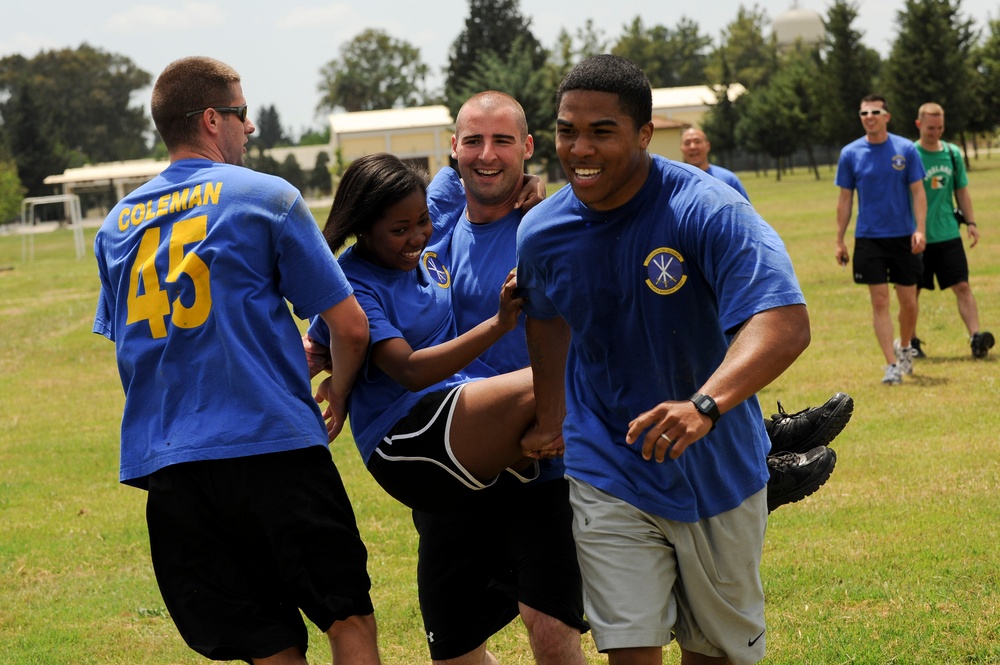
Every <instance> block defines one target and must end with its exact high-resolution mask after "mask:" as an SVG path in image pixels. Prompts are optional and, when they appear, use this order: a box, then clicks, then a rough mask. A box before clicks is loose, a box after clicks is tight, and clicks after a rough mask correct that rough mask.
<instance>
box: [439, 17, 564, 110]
mask: <svg viewBox="0 0 1000 665" xmlns="http://www.w3.org/2000/svg"><path fill="white" fill-rule="evenodd" d="M518 38H520V42H519V45H518V48H519V51H520V52H521V54H522V55H521V57H525V58H527V59H528V62H527V63H525V64H526V65H528V66H529V67H530V69H531V70H532V71H538V70H540V69H542V67H543V66H544V65H545V62H546V60H547V54H546V52H545V49H544V48H542V45H541V43H540V42H539V41H538V39H537V38H536V37H535V36H534V35H533V34H532V32H531V19H527V18H525V17H524V16H522V15H521V10H520V7H519V2H518V0H469V17H468V18H467V19H465V29H464V30H462V32H461V33H460V34H459V35H458V37H457V38H456V39H455V41H454V43H452V45H451V51H450V53H449V55H448V70H447V78H446V80H445V98H446V100H447V104H448V108H449V109H451V112H452V116H453V117H454V115H455V113H456V112H457V111H458V109H459V108H460V107H461V105H462V102H464V101H465V98H464V97H462V91H464V90H466V89H467V84H466V82H467V81H468V80H469V79H470V77H472V76H473V75H474V74H475V72H476V69H477V67H478V66H479V64H480V63H481V62H482V61H483V59H484V54H486V53H493V54H494V55H495V57H496V58H497V59H498V60H500V61H506V60H507V59H508V57H509V56H510V53H511V49H512V48H513V46H514V42H515V40H517V39H518Z"/></svg>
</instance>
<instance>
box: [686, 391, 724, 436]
mask: <svg viewBox="0 0 1000 665" xmlns="http://www.w3.org/2000/svg"><path fill="white" fill-rule="evenodd" d="M688 399H690V400H691V402H692V403H693V404H694V408H696V409H698V413H701V414H703V415H706V416H708V417H709V418H710V419H711V421H712V429H715V423H717V422H718V421H719V407H718V405H717V404H716V403H715V400H714V399H712V398H711V397H709V396H708V395H702V394H701V393H695V394H694V395H691V397H689V398H688ZM709 431H711V430H709Z"/></svg>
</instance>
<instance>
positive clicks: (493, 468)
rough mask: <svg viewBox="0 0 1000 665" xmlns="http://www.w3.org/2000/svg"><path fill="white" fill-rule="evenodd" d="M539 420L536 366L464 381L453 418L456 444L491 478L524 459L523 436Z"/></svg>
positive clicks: (464, 458) (468, 462) (479, 473)
mask: <svg viewBox="0 0 1000 665" xmlns="http://www.w3.org/2000/svg"><path fill="white" fill-rule="evenodd" d="M534 421H535V393H534V390H533V387H532V381H531V370H530V369H527V368H526V369H522V370H518V371H516V372H510V373H509V374H501V375H500V376H494V377H490V378H488V379H482V380H480V381H472V382H470V383H467V384H465V387H464V388H463V389H462V392H461V394H460V395H459V397H458V403H457V404H456V405H455V415H454V418H453V419H452V422H451V449H452V451H453V452H454V453H455V457H456V458H457V459H458V461H459V463H460V464H461V465H462V466H463V467H465V468H466V470H468V471H469V473H471V474H472V475H473V476H475V477H476V478H477V479H479V480H480V481H483V482H488V481H490V480H491V479H493V478H494V477H496V476H497V474H499V473H502V472H503V470H504V469H506V468H507V467H509V466H514V465H517V463H518V462H519V461H521V460H523V459H524V455H523V454H522V453H521V437H522V436H524V433H525V432H526V431H527V430H528V428H529V427H530V426H531V424H532V423H533V422H534Z"/></svg>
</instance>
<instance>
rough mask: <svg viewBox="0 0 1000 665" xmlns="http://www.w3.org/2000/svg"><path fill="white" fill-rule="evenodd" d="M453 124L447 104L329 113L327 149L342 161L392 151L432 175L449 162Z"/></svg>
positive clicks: (349, 161)
mask: <svg viewBox="0 0 1000 665" xmlns="http://www.w3.org/2000/svg"><path fill="white" fill-rule="evenodd" d="M454 129H455V123H454V122H453V121H452V119H451V114H450V113H449V112H448V107H447V106H418V107H413V108H405V109H384V110H379V111H355V112H353V113H335V114H333V115H331V116H330V150H331V152H332V154H333V155H337V154H338V151H339V155H340V159H341V160H343V163H344V164H350V163H351V162H352V161H354V160H355V159H357V158H358V157H361V156H362V155H369V154H371V153H375V152H391V153H392V154H394V155H396V156H397V157H399V158H400V159H403V160H405V161H410V162H414V163H416V164H419V165H420V166H423V167H424V168H425V169H427V170H428V171H429V172H430V173H432V174H434V173H437V172H438V171H440V170H441V168H442V167H445V166H447V165H448V163H449V159H450V158H451V135H452V133H453V132H454Z"/></svg>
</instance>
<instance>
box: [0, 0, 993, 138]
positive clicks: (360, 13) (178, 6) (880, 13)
mask: <svg viewBox="0 0 1000 665" xmlns="http://www.w3.org/2000/svg"><path fill="white" fill-rule="evenodd" d="M15 2H16V3H17V8H16V10H15V9H14V8H13V4H14V3H15ZM3 4H4V6H5V10H4V11H2V14H3V15H4V19H3V20H2V21H0V56H7V55H12V54H15V53H20V54H22V55H24V56H26V57H31V56H34V55H35V54H37V53H38V52H39V51H40V50H43V49H57V48H64V47H76V46H79V45H80V44H81V43H83V42H87V43H88V44H90V45H91V46H94V47H97V48H100V49H102V50H104V51H108V52H112V53H118V54H121V55H125V56H128V57H129V58H131V59H132V61H133V62H135V64H136V65H138V66H139V67H141V68H142V69H144V70H146V71H147V72H149V73H150V74H151V75H152V76H153V77H155V76H156V75H157V74H158V73H159V72H160V71H161V70H162V69H163V67H164V66H166V65H167V64H168V63H169V62H170V61H172V60H174V59H176V58H179V57H182V56H186V55H207V56H212V57H215V58H219V59H220V60H224V61H225V62H227V63H229V64H231V65H233V66H234V67H235V68H236V69H237V70H239V72H240V74H241V75H242V77H243V90H244V92H245V93H246V96H247V100H248V101H249V103H250V108H251V110H252V111H254V112H255V111H256V110H257V109H259V108H260V107H261V106H269V105H272V104H273V105H274V106H275V107H276V108H277V110H278V113H279V115H280V117H281V120H282V124H283V125H285V126H286V127H289V128H291V129H292V131H293V133H294V134H296V135H297V134H299V133H301V131H302V129H304V128H307V127H318V126H320V124H321V123H322V122H324V119H323V118H320V117H317V116H316V115H315V113H314V111H315V107H316V104H317V103H318V101H319V94H318V92H317V86H318V84H319V80H320V75H319V71H320V69H321V68H322V66H323V65H325V64H326V63H327V62H329V61H330V60H332V59H334V58H336V57H337V55H338V53H339V48H340V46H341V44H343V43H344V42H346V41H348V40H350V39H351V38H353V37H354V36H355V35H357V34H358V33H359V32H361V31H362V30H364V29H366V28H379V29H382V30H385V31H386V32H388V33H389V34H390V35H392V36H393V37H395V38H397V39H402V40H406V41H408V42H410V43H411V44H413V45H414V46H416V47H418V48H419V49H420V53H421V57H422V59H423V60H424V62H425V63H427V64H428V65H429V66H430V67H431V69H432V70H433V72H435V73H436V74H437V75H438V76H437V78H436V79H435V80H434V81H433V82H434V83H437V84H440V81H441V78H440V71H441V69H443V68H444V67H445V66H446V65H447V56H448V49H449V48H450V46H451V43H452V42H453V41H454V39H455V37H456V36H457V35H458V34H459V33H460V32H461V30H462V28H463V26H464V23H465V18H466V16H467V14H468V2H467V0H431V2H414V1H413V0H368V1H367V2H343V1H334V2H322V1H319V0H285V1H284V2H280V3H276V2H273V1H267V2H265V1H263V0H243V1H242V2H222V1H220V0H173V1H171V2H167V1H165V0H163V1H161V0H139V1H138V2H118V1H113V0H102V1H99V2H79V0H47V1H46V2H24V1H22V0H3ZM741 4H743V5H745V6H751V7H752V6H753V2H750V1H748V2H742V3H741V2H739V1H738V0H711V1H709V2H706V1H701V2H677V1H676V0H668V1H662V0H661V1H660V2H650V1H649V0H616V1H615V2H607V1H606V0H603V1H601V2H598V1H596V0H521V5H520V6H521V12H522V14H524V15H525V16H527V17H530V18H531V19H532V23H531V27H532V30H533V32H534V34H535V36H536V37H537V38H538V39H539V40H540V41H541V42H542V44H543V45H545V46H547V47H552V46H554V45H555V43H556V37H557V35H558V34H559V31H560V29H563V28H565V29H566V30H567V31H568V32H570V33H571V34H573V33H575V32H576V30H577V29H578V28H579V27H581V26H582V25H584V23H585V21H586V20H587V19H588V18H590V19H593V20H594V23H595V25H596V26H598V27H599V28H600V29H602V30H603V31H604V33H605V36H606V37H608V38H615V37H617V36H618V35H619V34H621V31H622V26H623V25H625V24H626V23H631V21H632V19H633V18H634V17H635V16H641V17H642V19H643V22H644V23H645V25H647V26H652V25H656V24H660V25H665V26H668V27H671V28H672V27H674V26H675V25H676V24H677V21H678V19H679V18H680V17H681V16H686V17H687V18H689V19H691V20H693V21H694V22H696V23H697V24H698V26H699V28H700V29H701V31H702V33H705V34H708V35H710V36H712V37H713V38H716V39H717V38H718V36H719V34H720V32H721V31H722V30H723V29H724V28H725V26H726V25H727V24H728V23H729V22H731V21H732V20H733V19H734V18H735V17H736V13H737V11H738V9H739V7H740V5H741ZM798 4H799V7H800V8H801V9H808V10H812V11H817V12H819V13H821V14H824V15H825V13H826V11H827V6H828V2H827V1H826V0H799V3H798ZM857 4H858V7H859V18H858V21H857V22H856V23H855V26H856V27H857V28H858V29H860V30H861V31H862V32H863V33H864V38H863V39H864V41H865V43H866V44H867V45H868V46H870V47H872V48H874V49H876V50H878V51H879V52H881V53H882V54H883V55H885V54H887V53H888V49H889V46H890V44H891V41H892V39H893V37H894V35H895V32H896V22H895V18H896V13H897V12H898V11H899V10H900V9H901V8H902V7H903V6H904V0H861V1H860V2H858V3H857ZM757 5H758V6H759V7H761V8H763V9H764V10H765V11H766V12H767V15H768V16H769V17H770V18H774V17H776V16H778V15H779V14H781V13H782V12H784V11H787V10H788V9H789V8H790V7H791V6H792V0H758V2H757ZM962 11H963V12H964V13H965V14H966V15H969V16H971V17H973V18H974V19H975V20H976V22H977V23H978V24H979V25H980V26H983V25H985V23H986V21H987V20H988V19H997V18H1000V0H964V2H963V3H962ZM148 97H149V93H148V91H143V94H142V95H140V96H139V98H138V99H137V100H136V103H137V104H140V103H141V104H143V105H146V106H147V108H148V103H149V99H148Z"/></svg>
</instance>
